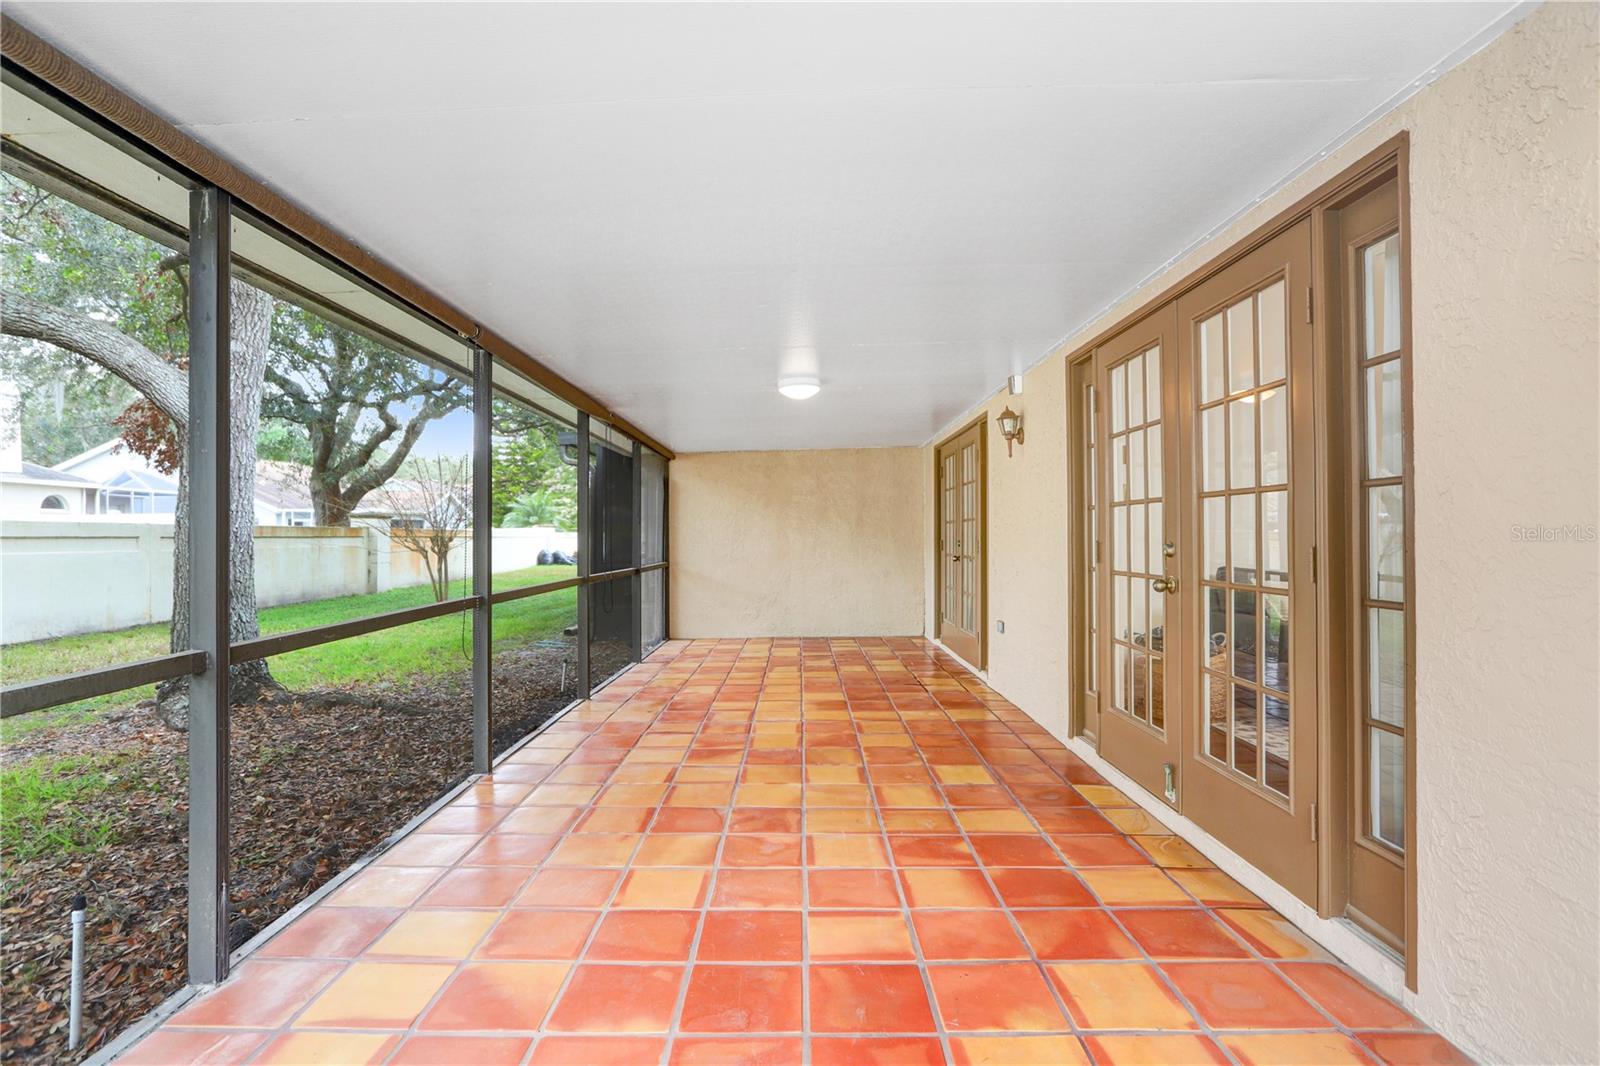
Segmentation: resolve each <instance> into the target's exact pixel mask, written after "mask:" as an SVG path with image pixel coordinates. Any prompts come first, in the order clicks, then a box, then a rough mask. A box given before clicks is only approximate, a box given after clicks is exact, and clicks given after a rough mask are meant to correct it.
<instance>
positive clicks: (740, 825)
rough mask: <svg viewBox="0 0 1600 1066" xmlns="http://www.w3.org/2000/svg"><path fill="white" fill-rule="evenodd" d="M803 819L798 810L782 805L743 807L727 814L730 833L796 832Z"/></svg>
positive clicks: (798, 830)
mask: <svg viewBox="0 0 1600 1066" xmlns="http://www.w3.org/2000/svg"><path fill="white" fill-rule="evenodd" d="M803 821H804V815H802V814H801V812H800V811H797V810H790V809H786V808H782V807H745V808H742V809H739V810H735V811H732V812H730V813H729V815H728V832H730V833H798V832H800V827H801V825H802V823H803Z"/></svg>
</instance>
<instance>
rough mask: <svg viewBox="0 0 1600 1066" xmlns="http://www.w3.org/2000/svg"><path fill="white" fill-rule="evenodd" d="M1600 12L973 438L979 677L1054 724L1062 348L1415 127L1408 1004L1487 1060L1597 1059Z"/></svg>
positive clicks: (1556, 26)
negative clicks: (1023, 439)
mask: <svg viewBox="0 0 1600 1066" xmlns="http://www.w3.org/2000/svg"><path fill="white" fill-rule="evenodd" d="M1597 12H1600V9H1597V8H1596V6H1594V5H1592V4H1584V5H1577V4H1549V5H1546V6H1545V7H1543V8H1540V9H1539V10H1537V11H1536V12H1534V13H1533V14H1532V15H1530V16H1529V17H1527V18H1526V19H1524V20H1523V21H1522V22H1521V23H1519V24H1518V25H1517V26H1515V27H1514V28H1513V29H1511V30H1510V31H1509V32H1508V33H1507V34H1505V35H1504V36H1502V37H1501V38H1500V39H1498V40H1497V41H1495V42H1494V43H1492V44H1491V45H1489V46H1488V47H1487V48H1486V49H1484V50H1483V51H1482V52H1480V53H1478V54H1477V55H1476V56H1473V57H1472V58H1470V59H1468V60H1467V61H1466V62H1465V63H1463V64H1462V65H1461V66H1459V67H1457V68H1456V69H1455V70H1453V71H1451V72H1449V73H1447V74H1446V75H1445V76H1444V77H1442V78H1441V79H1440V80H1439V81H1438V82H1436V83H1434V84H1433V85H1432V86H1430V87H1428V88H1426V89H1424V90H1422V91H1421V92H1420V93H1418V94H1417V95H1416V96H1414V97H1412V98H1411V99H1410V100H1409V101H1407V102H1405V103H1404V104H1402V105H1401V106H1400V107H1399V108H1398V109H1397V110H1395V111H1394V112H1392V113H1391V114H1389V115H1388V116H1386V117H1384V118H1383V119H1382V120H1380V121H1379V122H1378V123H1377V124H1376V125H1374V126H1373V127H1372V128H1371V129H1369V130H1367V131H1365V132H1364V133H1363V134H1361V135H1360V136H1359V137H1357V138H1356V139H1355V140H1354V142H1353V143H1351V144H1349V145H1347V146H1346V147H1344V148H1343V149H1341V150H1339V151H1338V152H1336V153H1335V154H1334V155H1333V156H1331V157H1330V158H1329V159H1327V160H1325V161H1324V162H1323V163H1321V164H1319V165H1318V166H1317V167H1315V168H1313V169H1312V171H1311V172H1309V173H1307V174H1305V175H1303V176H1302V177H1301V178H1299V179H1298V180H1296V181H1295V182H1293V183H1292V184H1291V185H1290V186H1289V187H1287V188H1285V189H1283V190H1281V191H1279V192H1278V193H1276V194H1274V195H1273V196H1271V197H1270V198H1268V199H1267V200H1266V201H1264V202H1263V203H1262V204H1261V205H1260V207H1259V208H1258V209H1257V210H1256V211H1254V212H1253V213H1252V214H1251V215H1250V216H1249V217H1247V218H1245V219H1243V220H1241V221H1240V222H1239V223H1238V224H1236V225H1234V226H1232V227H1230V228H1229V229H1228V230H1227V231H1226V232H1224V233H1222V234H1220V235H1219V236H1218V237H1217V238H1216V239H1215V240H1214V241H1212V242H1211V243H1210V244H1208V245H1206V246H1205V247H1203V248H1200V249H1197V250H1196V251H1195V252H1194V253H1193V254H1191V255H1189V256H1187V257H1186V258H1185V259H1184V260H1183V261H1182V262H1180V263H1178V264H1177V265H1175V266H1174V267H1173V268H1172V270H1170V271H1169V272H1167V273H1166V274H1164V275H1162V276H1161V277H1159V278H1157V279H1155V280H1153V281H1152V282H1151V283H1150V284H1149V285H1148V286H1146V287H1145V288H1144V289H1143V290H1142V291H1140V292H1139V293H1136V294H1134V295H1133V296H1131V297H1129V298H1128V299H1127V300H1125V301H1123V302H1122V304H1121V305H1119V306H1118V307H1116V308H1114V309H1113V310H1112V311H1110V312H1108V313H1107V314H1106V315H1105V316H1104V317H1102V318H1100V319H1098V320H1096V321H1095V322H1092V323H1089V324H1088V325H1086V326H1085V327H1084V329H1083V330H1081V331H1080V332H1079V333H1078V334H1076V335H1075V336H1073V337H1072V338H1070V339H1069V340H1067V341H1066V342H1065V343H1064V344H1063V345H1062V347H1061V349H1060V350H1058V351H1057V352H1055V353H1054V354H1053V355H1052V356H1050V357H1049V358H1048V359H1046V360H1045V361H1044V362H1043V363H1041V364H1040V365H1038V366H1036V367H1035V368H1033V369H1032V370H1031V371H1030V372H1029V373H1028V374H1027V376H1026V381H1025V385H1024V393H1023V396H1022V397H1021V399H1022V402H1023V410H1024V413H1025V416H1026V420H1027V434H1028V435H1027V441H1028V443H1027V445H1026V446H1025V447H1024V448H1022V449H1021V450H1020V451H1019V452H1018V454H1017V456H1016V457H1015V458H1013V459H1007V458H1006V453H1005V449H1004V448H1003V447H1002V448H992V449H991V450H990V453H989V455H990V461H989V475H990V482H989V491H990V502H989V515H990V531H989V544H990V549H991V552H992V560H991V572H990V584H989V596H990V601H989V602H990V617H991V619H992V620H993V619H1001V620H1004V621H1005V623H1006V632H1005V633H1004V634H1000V633H997V632H994V631H993V630H992V629H991V632H990V634H989V639H990V644H989V649H990V650H989V665H990V670H989V674H990V681H991V683H992V684H993V685H994V686H995V687H996V688H997V689H998V690H999V691H1001V692H1002V693H1004V694H1006V695H1007V696H1009V697H1010V698H1011V699H1013V700H1014V701H1016V702H1017V703H1018V704H1019V705H1020V706H1022V707H1023V708H1024V709H1025V710H1026V711H1028V713H1030V714H1031V715H1033V716H1034V717H1035V718H1037V719H1038V720H1039V721H1040V722H1041V723H1042V724H1044V725H1045V726H1046V727H1047V728H1049V729H1050V730H1051V731H1052V732H1055V733H1056V734H1057V735H1061V736H1065V734H1066V729H1067V692H1068V680H1069V679H1068V677H1067V658H1066V650H1067V648H1068V632H1067V608H1066V604H1067V602H1068V595H1067V592H1068V588H1067V586H1068V572H1067V540H1066V529H1067V525H1066V521H1065V515H1066V507H1067V496H1066V493H1067V468H1066V459H1067V449H1066V441H1067V433H1066V427H1065V425H1064V421H1065V403H1064V391H1065V377H1066V367H1065V356H1066V354H1067V353H1068V352H1070V351H1072V350H1073V349H1075V348H1077V347H1078V346H1080V345H1082V344H1083V343H1086V342H1087V341H1088V340H1090V339H1092V337H1093V336H1094V334H1096V333H1098V332H1099V331H1100V330H1102V329H1103V328H1105V327H1106V326H1108V325H1109V324H1111V323H1112V322H1113V321H1114V320H1116V319H1118V318H1120V317H1121V316H1122V315H1124V314H1126V313H1127V312H1129V311H1131V310H1133V309H1134V308H1136V307H1137V306H1138V305H1139V304H1141V303H1142V302H1144V301H1145V300H1147V299H1149V298H1150V297H1152V296H1154V295H1155V294H1156V293H1158V292H1159V291H1160V290H1161V289H1162V288H1164V287H1166V286H1167V285H1168V284H1170V283H1171V282H1173V281H1175V280H1177V279H1178V278H1180V277H1182V276H1183V275H1185V274H1187V273H1189V272H1191V271H1193V270H1195V269H1196V268H1198V267H1199V266H1200V265H1202V264H1203V263H1204V262H1205V261H1206V260H1207V259H1209V258H1210V257H1211V256H1213V255H1215V254H1217V253H1218V252H1220V251H1221V250H1222V249H1223V248H1225V247H1226V246H1227V245H1229V244H1232V243H1233V242H1235V241H1237V240H1239V239H1240V238H1242V237H1244V236H1246V235H1247V234H1248V233H1249V231H1250V230H1251V229H1253V228H1254V227H1256V226H1257V225H1259V224H1261V223H1262V222H1264V221H1266V219H1267V218H1269V217H1270V216H1271V215H1273V214H1274V213H1276V212H1278V211H1280V210H1282V209H1283V208H1284V207H1286V206H1288V205H1289V204H1290V203H1291V202H1293V201H1294V200H1295V199H1297V198H1299V197H1300V196H1302V195H1304V194H1305V193H1307V192H1309V191H1310V190H1311V189H1312V188H1314V187H1315V186H1317V185H1318V184H1320V183H1322V182H1324V181H1326V180H1327V179H1329V178H1330V177H1332V176H1333V175H1335V174H1336V173H1337V172H1338V171H1339V170H1341V169H1342V168H1344V167H1345V166H1348V165H1349V164H1350V163H1352V162H1353V161H1355V160H1356V159H1357V158H1358V157H1360V156H1361V155H1362V154H1364V153H1365V152H1368V151H1370V150H1371V149H1373V148H1375V147H1376V146H1377V145H1379V144H1380V143H1381V142H1382V141H1384V140H1385V139H1387V138H1389V137H1390V136H1392V135H1394V134H1395V133H1396V132H1398V131H1400V130H1402V129H1405V130H1409V131H1410V135H1411V156H1410V162H1411V205H1412V222H1411V231H1412V236H1413V242H1414V250H1413V275H1412V282H1413V301H1412V302H1413V309H1414V312H1413V313H1414V315H1415V322H1414V326H1413V329H1414V347H1415V407H1416V417H1415V422H1416V425H1415V427H1414V453H1415V473H1416V487H1415V491H1416V548H1417V574H1416V610H1417V635H1418V647H1417V649H1416V669H1417V689H1418V698H1417V707H1416V735H1417V739H1418V774H1417V791H1418V805H1419V812H1418V817H1419V825H1418V840H1417V841H1416V846H1415V856H1416V861H1417V863H1418V878H1419V908H1418V914H1419V923H1420V930H1419V936H1418V940H1419V944H1418V950H1419V956H1418V958H1419V965H1420V973H1419V985H1420V987H1419V993H1418V995H1417V996H1416V997H1415V1000H1414V1006H1415V1009H1416V1010H1417V1011H1418V1012H1419V1013H1420V1015H1421V1016H1422V1017H1423V1018H1424V1019H1425V1020H1426V1021H1428V1022H1429V1023H1431V1024H1432V1025H1434V1026H1436V1027H1438V1028H1439V1029H1440V1030H1441V1031H1443V1032H1444V1033H1445V1034H1446V1035H1448V1036H1449V1037H1450V1038H1452V1039H1453V1040H1456V1041H1457V1042H1458V1043H1460V1044H1461V1045H1462V1046H1463V1047H1464V1048H1466V1049H1467V1050H1468V1051H1469V1052H1471V1053H1473V1054H1475V1055H1477V1056H1481V1057H1483V1058H1485V1059H1490V1060H1497V1061H1511V1062H1596V1061H1600V1034H1597V1014H1600V1012H1597V1011H1596V1008H1595V1004H1596V1003H1597V1002H1600V966H1597V951H1600V947H1597V945H1600V919H1597V909H1600V878H1597V875H1600V844H1597V832H1596V830H1597V827H1600V805H1597V802H1596V795H1597V786H1596V781H1597V780H1600V772H1597V771H1600V759H1597V749H1600V731H1597V719H1600V713H1597V696H1596V693H1597V690H1600V678H1597V668H1596V667H1597V656H1596V648H1597V643H1600V628H1597V622H1596V610H1597V600H1600V566H1597V549H1596V542H1595V540H1594V539H1593V530H1594V528H1595V524H1596V523H1597V522H1600V493H1597V468H1600V452H1597V448H1596V427H1597V421H1600V420H1597V392H1600V373H1597V363H1600V329H1597V322H1600V289H1597V269H1600V247H1597V231H1600V217H1597V208H1596V200H1597V195H1596V193H1597V128H1600V106H1597V103H1600V101H1597V95H1600V91H1597V85H1596V68H1597V63H1600V47H1597V21H1600V17H1597ZM1262 177H1263V179H1264V180H1268V179H1270V178H1271V177H1272V176H1271V175H1262ZM997 384H998V383H997ZM1004 401H1009V402H1011V404H1012V406H1013V407H1015V406H1016V398H1014V397H1005V398H1001V397H996V398H995V399H994V400H992V401H991V402H989V403H986V404H984V405H983V406H982V409H983V410H985V411H987V412H988V413H989V415H990V416H991V417H992V416H993V415H994V414H995V413H996V412H998V410H999V409H1000V408H1001V407H1002V406H1003V402H1004ZM977 410H978V408H974V409H973V411H972V412H968V413H967V414H966V415H964V416H963V417H962V418H960V419H958V420H957V421H956V422H955V423H952V425H955V424H962V423H965V422H966V421H968V420H969V419H970V418H971V417H973V415H974V414H975V413H976V412H977ZM991 425H992V423H991ZM924 456H925V461H924V463H923V464H922V465H923V466H924V468H926V469H925V471H924V472H923V474H922V479H923V485H924V501H923V507H924V513H925V515H927V516H928V518H927V521H929V522H931V513H932V493H931V482H932V473H931V464H932V459H931V454H930V452H928V451H925V452H924ZM1528 527H1544V528H1546V529H1553V530H1558V531H1559V530H1562V529H1563V527H1566V528H1567V529H1568V530H1569V532H1567V533H1557V534H1555V536H1556V537H1557V539H1554V540H1530V539H1525V538H1527V537H1528V534H1525V533H1521V532H1519V529H1523V528H1528ZM1573 527H1576V529H1577V534H1576V536H1574V535H1572V534H1571V532H1570V530H1571V529H1572V528H1573ZM932 581H933V575H932V572H931V570H925V573H924V589H925V590H931V588H932ZM925 597H926V602H928V603H931V602H932V598H931V595H929V594H928V593H927V592H926V591H925ZM928 625H929V630H928V631H929V632H930V633H931V632H932V619H931V617H930V618H928Z"/></svg>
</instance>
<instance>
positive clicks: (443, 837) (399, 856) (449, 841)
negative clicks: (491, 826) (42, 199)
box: [377, 833, 480, 866]
mask: <svg viewBox="0 0 1600 1066" xmlns="http://www.w3.org/2000/svg"><path fill="white" fill-rule="evenodd" d="M479 839H480V837H479V835H478V834H477V833H413V834H412V835H411V836H408V837H406V838H405V839H404V840H401V841H398V842H396V843H395V845H394V846H393V847H391V848H389V850H387V851H385V852H384V853H383V854H382V855H380V856H379V857H378V860H377V863H378V865H379V866H451V865H454V864H455V863H456V862H457V861H458V860H459V859H460V858H461V856H463V855H465V854H466V853H467V852H469V851H471V850H472V849H473V847H474V846H475V845H476V844H477V843H478V840H479Z"/></svg>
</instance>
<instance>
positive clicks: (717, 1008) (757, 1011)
mask: <svg viewBox="0 0 1600 1066" xmlns="http://www.w3.org/2000/svg"><path fill="white" fill-rule="evenodd" d="M804 985H805V978H804V970H803V969H802V967H799V966H726V965H715V966H696V967H695V968H694V970H693V971H692V972H691V973H690V974H689V992H688V995H687V996H685V997H684V1001H683V1016H682V1020H681V1021H680V1022H679V1028H680V1029H681V1030H682V1031H683V1032H685V1033H751V1032H755V1033H782V1032H798V1031H799V1030H800V1028H801V1000H802V998H803V989H804Z"/></svg>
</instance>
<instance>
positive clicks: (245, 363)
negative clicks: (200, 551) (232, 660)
mask: <svg viewBox="0 0 1600 1066" xmlns="http://www.w3.org/2000/svg"><path fill="white" fill-rule="evenodd" d="M230 297H231V301H232V302H231V306H230V307H229V315H230V318H231V329H230V334H229V335H230V337H231V338H232V344H231V352H230V356H231V358H232V360H233V374H232V380H231V381H230V382H229V388H228V417H229V420H230V430H229V434H228V437H229V452H230V454H231V457H232V458H231V461H230V463H229V468H228V491H229V493H230V494H231V495H230V499H231V500H232V506H231V507H230V508H229V511H228V595H229V613H228V636H229V638H230V639H231V640H233V641H235V642H237V641H241V640H251V639H253V638H255V637H258V636H260V635H261V625H260V622H259V620H258V619H257V616H256V576H255V575H256V542H255V525H256V514H255V498H256V436H257V434H258V432H259V431H260V428H261V388H262V382H263V381H264V378H265V368H266V363H267V354H268V350H269V345H270V340H271V328H272V298H271V297H270V296H268V295H267V294H266V293H264V292H262V291H261V290H259V289H255V288H252V287H251V286H249V285H246V284H244V283H243V282H238V281H236V282H234V283H233V285H232V289H231V291H230ZM189 486H190V479H189V449H188V448H187V447H185V448H184V449H183V469H182V471H181V473H180V474H179V477H178V510H177V514H176V516H175V517H174V522H173V533H174V537H173V540H174V550H175V551H176V553H177V555H176V558H175V559H174V566H173V568H172V650H173V651H182V650H183V649H185V648H187V647H189V582H190V580H191V579H192V575H191V574H190V573H189V511H190V501H189ZM228 675H229V677H228V684H229V689H230V698H231V701H232V702H234V703H252V702H254V701H256V700H259V699H261V698H262V697H263V696H266V695H269V694H270V693H273V692H276V691H279V690H280V689H281V686H279V685H278V683H277V682H276V681H274V680H273V679H272V674H271V672H270V671H269V669H268V668H267V664H266V662H265V661H264V660H260V659H256V660H252V661H251V662H247V663H237V664H235V665H233V666H232V667H230V668H229V671H228ZM186 682H187V679H182V680H179V681H176V682H171V683H168V684H166V685H163V686H161V688H160V689H159V690H158V693H157V701H158V705H157V713H158V714H159V715H160V717H161V719H162V721H164V722H166V723H167V724H168V725H171V726H173V727H174V728H180V729H181V728H186V727H187V725H188V720H189V697H188V684H187V683H186Z"/></svg>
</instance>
